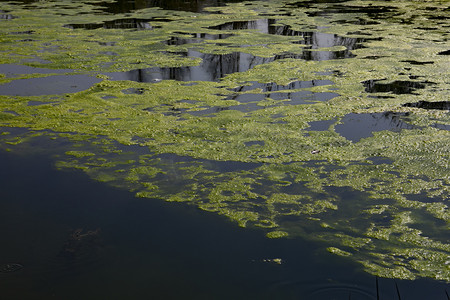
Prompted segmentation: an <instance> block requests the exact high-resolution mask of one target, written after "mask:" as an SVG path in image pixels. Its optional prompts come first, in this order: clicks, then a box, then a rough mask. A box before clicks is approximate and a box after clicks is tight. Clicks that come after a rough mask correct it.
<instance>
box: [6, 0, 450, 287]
mask: <svg viewBox="0 0 450 300" xmlns="http://www.w3.org/2000/svg"><path fill="white" fill-rule="evenodd" d="M297 2H298V1H296V3H297ZM301 2H302V1H300V3H301ZM59 4H64V5H59ZM305 4H306V2H305ZM4 5H5V7H4V8H3V7H2V9H4V10H7V11H10V12H11V14H13V15H14V16H16V17H17V18H15V19H10V20H2V21H1V22H0V32H1V36H2V37H1V41H2V42H1V43H0V52H1V53H2V54H3V55H2V56H1V58H0V63H3V64H20V65H28V66H31V67H41V68H47V69H64V70H72V71H71V72H70V73H67V74H66V75H67V76H69V75H71V74H72V75H76V74H85V75H89V76H97V77H98V78H100V79H101V80H102V81H101V82H100V83H97V84H94V85H93V86H92V87H90V88H88V89H86V90H83V91H79V92H76V93H65V94H61V95H52V96H27V97H21V96H7V95H0V126H1V127H2V128H3V129H5V130H2V132H6V131H8V132H9V134H6V133H5V134H3V133H2V134H1V135H0V147H1V148H4V149H9V150H10V151H17V152H20V151H25V152H26V151H27V150H26V149H29V150H28V151H38V149H43V150H44V151H49V152H51V153H52V154H54V153H57V154H56V155H55V157H56V158H55V159H56V160H57V162H56V167H57V168H58V169H69V170H70V169H79V170H82V171H83V172H86V173H87V174H88V175H89V176H90V177H92V178H93V179H96V180H99V181H103V182H107V183H108V184H110V185H112V186H115V187H119V188H123V189H127V190H129V191H131V192H133V193H134V194H135V195H136V196H137V197H141V198H147V199H148V201H151V199H163V200H165V201H169V202H173V203H184V204H189V205H192V206H195V207H197V208H199V209H201V210H204V211H206V212H212V213H215V214H218V215H221V216H223V217H224V218H226V219H228V220H230V221H232V222H234V223H236V224H237V225H239V226H241V227H255V228H259V230H261V231H263V232H264V233H265V234H266V236H267V237H268V238H284V237H288V236H289V238H302V239H307V240H311V241H314V242H317V243H318V244H320V245H321V246H322V247H323V249H326V250H328V252H330V253H331V254H335V255H339V256H344V257H346V258H345V259H350V260H353V261H356V262H359V263H360V264H361V267H362V268H363V269H364V270H366V271H367V272H369V273H371V274H373V275H376V276H382V277H391V278H401V279H414V278H419V277H428V278H433V279H436V280H442V281H447V282H448V281H450V274H449V271H448V255H449V253H450V248H449V247H450V246H449V244H448V239H447V236H446V235H447V232H448V222H449V220H450V213H449V208H448V198H449V194H450V177H449V176H450V175H449V172H448V170H449V161H450V156H449V155H450V154H449V153H450V134H449V131H448V129H447V128H448V125H449V122H450V117H449V113H448V110H446V109H424V108H421V107H420V106H418V105H413V104H414V103H420V101H424V100H426V101H428V102H432V103H433V102H436V103H447V102H448V95H449V93H448V91H449V90H450V85H449V84H450V83H449V80H448V78H449V76H450V74H449V70H450V66H449V61H448V55H441V54H440V53H443V52H444V51H448V49H449V44H448V38H449V33H448V31H446V30H444V29H445V28H447V27H448V26H449V25H450V24H449V20H448V18H444V16H446V15H445V14H446V13H448V8H447V7H446V5H445V3H443V2H442V1H426V2H418V1H397V2H395V3H392V2H384V1H366V0H364V1H363V0H361V1H358V0H356V1H346V2H343V3H340V5H342V7H343V10H342V12H340V10H339V9H338V10H333V9H332V11H333V13H330V12H329V11H328V10H329V7H328V5H330V4H329V3H328V4H327V3H313V4H311V3H309V5H298V4H295V3H294V2H291V1H270V3H269V2H264V3H261V2H259V1H255V2H253V1H248V2H246V3H245V4H242V3H241V4H228V5H227V6H225V7H218V8H208V9H206V10H205V11H204V12H202V13H198V14H196V17H195V18H194V17H192V13H188V12H177V13H176V14H173V12H170V11H164V10H161V9H154V8H149V9H142V10H136V11H133V12H131V13H129V14H123V15H120V14H118V15H111V14H107V13H99V10H98V7H96V6H94V5H91V4H89V3H84V4H83V5H78V4H75V3H68V2H65V1H63V2H61V1H55V2H42V1H41V2H35V3H32V4H29V7H28V8H24V7H23V6H21V5H18V4H16V3H13V2H9V3H8V2H6V3H4ZM386 5H388V6H389V7H390V9H389V10H386V12H383V13H380V14H377V15H374V14H371V13H369V12H370V10H367V11H366V10H365V9H364V8H380V9H381V8H383V7H385V6H386ZM30 7H31V8H32V9H30ZM286 8H289V10H290V14H289V15H287V14H285V10H286ZM319 11H322V12H323V15H321V14H318V13H317V12H319ZM381 11H383V10H381ZM283 12H284V13H283ZM412 12H413V13H412ZM130 18H134V19H136V20H142V22H143V23H145V24H147V25H148V26H147V25H146V26H144V27H145V28H147V29H145V30H137V29H136V28H134V29H132V28H125V27H121V26H120V24H121V21H120V20H128V19H130ZM161 19H165V20H166V21H161ZM275 19H276V21H275ZM158 20H159V21H158ZM116 21H117V22H116ZM111 22H114V24H116V25H115V27H114V26H109V25H108V26H107V25H106V24H112V23H111ZM235 24H237V25H236V26H235ZM93 27H95V29H92V28H93ZM20 32H26V36H27V38H24V37H23V36H24V34H23V33H20ZM313 40H315V41H316V43H315V44H314V43H313V42H312V41H313ZM238 57H240V58H241V59H242V61H240V62H241V63H242V65H245V63H244V62H245V60H246V59H248V60H249V61H251V62H252V63H249V64H248V65H246V67H245V68H243V69H240V68H237V69H236V68H235V69H233V68H232V67H230V68H229V69H226V68H224V70H225V69H226V71H225V72H223V74H220V76H218V77H213V79H211V78H209V77H208V78H209V79H210V80H192V81H190V80H189V81H188V80H184V81H183V80H178V79H179V77H177V76H178V75H179V74H187V73H189V74H194V73H196V72H200V71H204V70H205V69H202V68H203V67H204V64H205V63H207V61H208V60H210V59H212V60H214V61H215V62H221V63H224V62H226V61H227V60H228V59H231V58H233V59H237V58H238ZM223 66H227V67H229V65H226V64H223ZM149 70H150V71H149ZM119 71H130V72H131V73H133V72H136V74H137V73H142V74H147V73H146V72H149V73H148V74H153V73H152V72H155V73H156V74H158V76H161V77H158V78H156V77H155V78H154V80H149V82H138V81H139V80H114V77H115V76H116V75H117V74H115V73H114V72H119ZM133 74H134V73H133ZM162 74H176V75H177V76H169V75H167V77H162ZM16 75H17V76H15V77H14V76H13V77H10V76H6V75H5V74H3V75H0V80H1V82H0V83H2V84H6V83H14V82H19V80H21V79H27V78H37V77H40V78H45V77H46V76H48V74H39V71H37V72H36V73H34V74H16ZM144 77H145V76H144ZM181 77H182V76H181ZM182 78H184V79H186V78H189V77H182ZM330 95H331V96H332V97H331V96H330ZM37 104H39V105H37ZM436 107H439V106H436ZM351 115H357V116H369V117H370V116H373V117H376V116H383V118H385V119H386V120H387V122H388V123H389V122H391V123H396V122H397V123H396V124H398V126H397V127H398V128H394V127H395V126H391V127H389V126H388V127H387V128H385V127H383V126H380V128H381V129H380V128H379V127H377V126H378V125H374V126H372V127H373V128H369V129H368V131H369V134H365V135H363V136H362V138H360V139H357V140H353V139H352V138H351V135H350V134H349V133H348V132H345V131H344V132H341V133H340V131H339V130H338V128H339V126H345V125H347V124H346V122H348V116H351ZM379 121H380V123H383V119H380V120H379ZM312 124H326V128H319V129H317V128H314V126H312ZM360 129H361V130H363V129H364V128H363V126H361V128H360ZM45 137H48V139H49V141H48V140H45V142H46V143H47V144H48V145H55V147H51V146H46V145H47V144H46V143H43V142H41V143H40V142H39V141H40V139H44V138H45ZM59 141H60V143H58V142H59ZM50 150H51V151H50ZM39 151H42V150H39Z"/></svg>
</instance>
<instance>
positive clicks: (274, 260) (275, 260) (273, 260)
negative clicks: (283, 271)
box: [263, 258, 283, 265]
mask: <svg viewBox="0 0 450 300" xmlns="http://www.w3.org/2000/svg"><path fill="white" fill-rule="evenodd" d="M263 262H268V263H273V264H277V265H281V264H282V263H283V260H282V259H281V258H265V259H263Z"/></svg>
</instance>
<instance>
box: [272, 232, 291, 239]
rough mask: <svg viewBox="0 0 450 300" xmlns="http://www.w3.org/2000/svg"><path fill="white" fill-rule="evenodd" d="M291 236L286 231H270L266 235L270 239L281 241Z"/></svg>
mask: <svg viewBox="0 0 450 300" xmlns="http://www.w3.org/2000/svg"><path fill="white" fill-rule="evenodd" d="M288 235H289V234H288V233H287V232H285V231H279V230H277V231H270V232H268V233H267V234H266V236H267V237H268V238H270V239H279V238H284V237H287V236H288Z"/></svg>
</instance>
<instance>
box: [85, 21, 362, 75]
mask: <svg viewBox="0 0 450 300" xmlns="http://www.w3.org/2000/svg"><path fill="white" fill-rule="evenodd" d="M275 22H276V21H275V20H273V19H260V20H253V21H239V22H226V23H223V24H220V25H216V26H212V27H210V28H209V29H214V30H219V31H224V33H217V34H211V33H208V34H207V33H196V34H192V35H191V37H190V38H180V37H176V36H173V37H170V38H168V39H167V40H166V41H165V42H164V43H165V44H166V45H169V46H180V45H187V44H195V45H193V48H194V46H195V47H198V46H199V45H200V47H201V43H202V42H203V41H204V40H217V41H219V43H217V46H218V47H222V46H223V47H225V49H224V50H229V48H227V47H229V46H227V45H225V46H224V45H221V44H220V41H221V40H226V38H228V37H230V36H232V35H233V33H232V31H233V30H245V29H253V30H257V31H258V32H259V33H263V34H270V35H281V36H289V37H298V38H299V39H298V41H295V43H297V44H302V45H306V47H304V49H303V52H302V53H301V54H293V53H279V54H277V55H274V56H272V57H258V56H254V55H252V54H249V53H244V52H232V53H229V54H210V53H201V52H199V51H197V50H193V49H188V50H187V51H186V52H180V53H177V55H180V56H186V57H192V58H200V59H201V60H202V63H201V64H200V65H198V66H192V67H166V68H158V67H154V68H145V69H136V70H132V71H129V72H125V73H114V74H109V75H110V76H111V77H112V79H113V80H133V81H139V82H154V81H158V80H179V81H200V80H201V81H218V80H220V79H221V78H223V77H224V76H226V75H228V74H232V73H235V72H245V71H247V70H250V69H252V68H253V67H255V66H257V65H260V64H266V63H270V62H273V61H275V60H280V59H287V58H290V59H304V60H315V61H323V60H330V59H343V58H351V57H354V55H353V54H352V53H351V50H353V49H358V48H361V47H362V45H361V44H362V42H364V39H357V38H348V37H341V36H339V35H336V34H329V33H321V32H302V31H295V30H292V29H291V28H290V26H287V25H285V26H281V25H274V24H275ZM93 25H95V26H105V25H104V24H103V25H101V24H100V25H99V24H93ZM83 28H85V29H88V27H83ZM335 46H344V47H345V50H340V51H328V50H320V49H324V48H330V47H335ZM261 47H264V45H261ZM243 49H245V48H243Z"/></svg>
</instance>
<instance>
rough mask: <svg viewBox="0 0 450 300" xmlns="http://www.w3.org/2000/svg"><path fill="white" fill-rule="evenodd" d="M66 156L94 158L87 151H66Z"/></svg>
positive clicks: (92, 154)
mask: <svg viewBox="0 0 450 300" xmlns="http://www.w3.org/2000/svg"><path fill="white" fill-rule="evenodd" d="M66 154H67V155H72V156H75V157H78V158H81V157H87V156H94V155H95V153H92V152H88V151H67V152H66Z"/></svg>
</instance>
